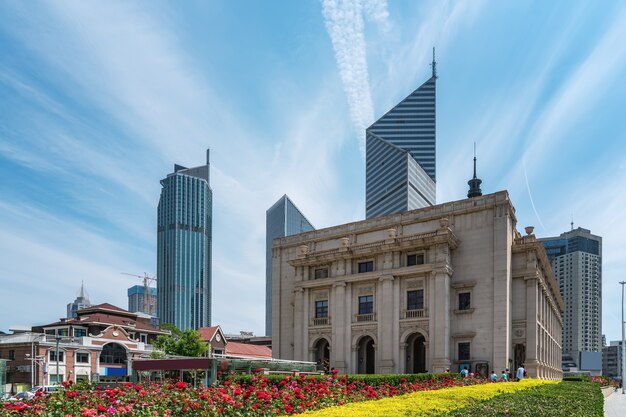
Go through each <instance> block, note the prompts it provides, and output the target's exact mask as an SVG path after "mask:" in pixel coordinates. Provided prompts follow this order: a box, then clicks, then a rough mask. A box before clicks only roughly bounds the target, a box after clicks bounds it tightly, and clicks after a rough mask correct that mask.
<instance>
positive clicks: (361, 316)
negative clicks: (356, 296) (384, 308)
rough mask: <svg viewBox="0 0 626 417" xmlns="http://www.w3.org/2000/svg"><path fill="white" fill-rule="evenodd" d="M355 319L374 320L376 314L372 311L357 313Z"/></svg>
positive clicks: (358, 320) (360, 320) (359, 320)
mask: <svg viewBox="0 0 626 417" xmlns="http://www.w3.org/2000/svg"><path fill="white" fill-rule="evenodd" d="M355 318H356V321H357V322H362V321H374V320H376V315H375V314H374V313H370V314H357V315H355Z"/></svg>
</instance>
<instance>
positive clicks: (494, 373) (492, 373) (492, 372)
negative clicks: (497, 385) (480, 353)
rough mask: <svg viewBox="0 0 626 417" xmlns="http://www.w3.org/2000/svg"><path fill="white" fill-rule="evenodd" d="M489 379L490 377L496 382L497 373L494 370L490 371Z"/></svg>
mask: <svg viewBox="0 0 626 417" xmlns="http://www.w3.org/2000/svg"><path fill="white" fill-rule="evenodd" d="M489 379H491V382H498V374H496V371H491V376H490V377H489Z"/></svg>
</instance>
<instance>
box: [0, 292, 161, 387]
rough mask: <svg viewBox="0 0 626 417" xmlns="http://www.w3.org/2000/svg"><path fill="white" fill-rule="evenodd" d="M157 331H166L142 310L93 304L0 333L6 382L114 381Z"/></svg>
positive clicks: (126, 372) (147, 347) (141, 353)
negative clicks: (29, 327)
mask: <svg viewBox="0 0 626 417" xmlns="http://www.w3.org/2000/svg"><path fill="white" fill-rule="evenodd" d="M161 334H168V332H165V331H162V330H160V329H159V327H158V326H157V325H156V324H155V322H154V320H151V319H150V318H146V317H145V316H144V315H139V314H136V313H130V312H128V311H126V310H124V309H121V308H119V307H116V306H113V305H111V304H99V305H95V306H91V307H89V308H86V309H82V310H78V311H77V317H76V318H72V319H61V320H60V321H57V322H54V323H50V324H47V325H43V326H35V327H33V328H32V331H29V332H14V333H13V334H8V335H2V336H0V358H6V359H7V360H8V364H7V365H8V369H7V383H11V384H14V385H16V384H28V385H31V384H34V385H49V384H54V383H56V382H61V381H69V380H71V381H79V380H81V379H89V380H94V381H120V380H125V379H126V377H127V375H129V374H130V372H131V371H132V361H133V360H134V359H136V358H140V357H143V356H147V355H149V354H150V352H152V350H153V348H152V342H153V341H154V340H155V339H156V337H158V336H159V335H161Z"/></svg>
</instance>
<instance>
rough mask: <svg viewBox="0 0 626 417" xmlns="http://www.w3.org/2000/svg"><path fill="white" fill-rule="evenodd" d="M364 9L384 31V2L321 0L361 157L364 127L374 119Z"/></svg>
mask: <svg viewBox="0 0 626 417" xmlns="http://www.w3.org/2000/svg"><path fill="white" fill-rule="evenodd" d="M364 9H365V12H366V13H367V15H368V17H369V18H370V19H371V20H373V21H375V22H377V23H379V24H380V25H381V27H382V28H383V30H388V28H389V20H388V17H389V12H388V11H387V2H386V1H375V0H368V1H365V2H363V1H361V0H322V13H323V15H324V23H325V24H326V30H327V32H328V35H329V36H330V40H331V42H332V44H333V49H334V51H335V59H336V61H337V67H338V68H339V75H340V77H341V81H342V83H343V88H344V91H345V93H346V96H347V98H348V103H349V105H350V114H351V117H352V122H353V124H354V128H355V131H356V133H357V136H358V137H359V138H360V142H359V143H360V148H361V154H362V156H364V155H365V140H364V136H365V129H366V128H367V127H369V125H371V124H372V122H373V121H374V112H373V107H372V97H371V95H370V87H369V75H368V70H367V48H366V43H365V29H364V22H363V12H364Z"/></svg>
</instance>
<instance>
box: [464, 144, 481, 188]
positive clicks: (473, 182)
mask: <svg viewBox="0 0 626 417" xmlns="http://www.w3.org/2000/svg"><path fill="white" fill-rule="evenodd" d="M467 184H468V185H469V186H470V189H469V191H468V192H467V198H472V197H480V196H481V195H483V193H482V191H481V189H480V184H482V180H481V179H479V178H477V177H476V142H474V177H473V178H472V179H471V180H469V181H468V182H467Z"/></svg>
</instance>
